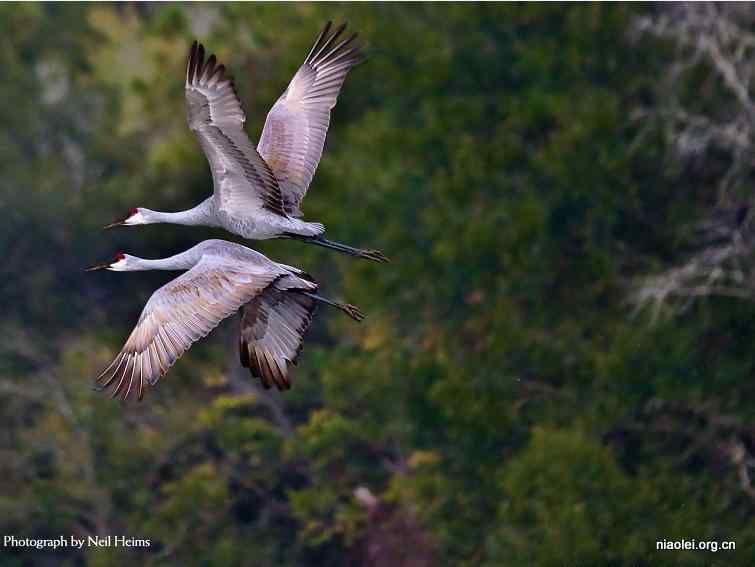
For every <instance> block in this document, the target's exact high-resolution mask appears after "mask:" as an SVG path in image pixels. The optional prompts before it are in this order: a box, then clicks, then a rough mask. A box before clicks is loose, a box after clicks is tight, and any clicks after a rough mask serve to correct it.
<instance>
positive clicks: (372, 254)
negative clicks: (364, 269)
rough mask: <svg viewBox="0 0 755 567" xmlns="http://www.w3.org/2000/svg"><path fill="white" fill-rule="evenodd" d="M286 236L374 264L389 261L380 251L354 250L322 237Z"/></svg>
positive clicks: (351, 247)
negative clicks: (370, 261)
mask: <svg viewBox="0 0 755 567" xmlns="http://www.w3.org/2000/svg"><path fill="white" fill-rule="evenodd" d="M286 236H287V237H289V238H295V239H297V240H302V241H304V242H309V243H310V244H315V245H317V246H322V247H323V248H330V249H331V250H336V251H338V252H341V253H342V254H348V255H349V256H356V257H357V258H364V259H366V260H372V261H373V262H388V261H389V260H388V257H387V256H386V255H385V254H383V253H382V252H381V251H380V250H370V249H362V248H354V247H353V246H348V245H347V244H342V243H340V242H335V241H333V240H328V239H327V238H324V237H322V236H301V235H298V234H286Z"/></svg>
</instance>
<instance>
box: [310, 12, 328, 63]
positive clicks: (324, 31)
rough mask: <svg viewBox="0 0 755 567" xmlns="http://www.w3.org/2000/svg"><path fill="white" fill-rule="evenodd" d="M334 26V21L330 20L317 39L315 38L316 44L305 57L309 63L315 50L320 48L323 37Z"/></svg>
mask: <svg viewBox="0 0 755 567" xmlns="http://www.w3.org/2000/svg"><path fill="white" fill-rule="evenodd" d="M332 26H333V22H332V21H330V20H328V21H327V22H326V24H325V27H324V28H323V30H322V31H321V32H320V35H318V36H317V39H316V40H315V44H314V45H313V46H312V49H310V50H309V53H308V54H307V57H306V59H304V62H305V63H309V62H310V61H311V60H312V54H313V53H315V51H317V50H319V49H320V45H321V44H322V41H323V39H324V38H325V37H326V36H327V35H328V32H329V31H330V28H331V27H332Z"/></svg>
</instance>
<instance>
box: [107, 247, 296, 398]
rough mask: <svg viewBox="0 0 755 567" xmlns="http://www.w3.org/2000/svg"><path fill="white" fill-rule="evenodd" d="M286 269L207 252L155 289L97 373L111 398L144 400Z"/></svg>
mask: <svg viewBox="0 0 755 567" xmlns="http://www.w3.org/2000/svg"><path fill="white" fill-rule="evenodd" d="M285 273H286V272H284V271H283V270H274V271H270V270H267V269H266V270H263V269H259V271H255V270H254V266H249V267H246V266H245V268H244V270H243V271H242V270H239V269H238V268H234V267H233V266H232V265H229V264H228V263H223V262H222V261H218V260H217V259H216V258H214V257H212V256H210V257H208V256H205V257H204V258H202V260H200V261H199V262H198V263H197V264H196V265H195V266H194V267H193V268H192V269H190V270H189V271H187V272H185V273H184V274H182V275H181V276H179V277H177V278H176V279H174V280H173V281H171V282H168V283H167V284H165V285H164V286H163V287H161V288H160V289H158V290H157V291H155V293H153V294H152V297H150V298H149V301H148V302H147V304H146V305H145V306H144V309H143V310H142V314H141V315H140V316H139V321H138V322H137V324H136V327H135V328H134V330H133V331H132V332H131V335H130V336H129V338H128V340H127V341H126V344H125V345H124V347H123V349H122V350H121V352H120V353H119V354H118V355H117V356H116V357H115V360H113V362H112V363H111V364H110V366H108V367H107V368H106V369H105V370H104V371H103V372H102V373H101V374H100V375H99V377H98V378H97V382H98V383H99V384H100V386H101V388H103V389H105V388H111V394H112V397H114V398H115V397H120V398H122V399H123V400H128V399H129V398H131V397H134V396H136V397H138V399H140V400H141V399H142V396H143V395H144V387H145V383H146V384H148V385H150V386H152V385H154V384H155V383H156V382H157V380H158V379H159V378H160V377H161V376H162V375H163V374H165V373H166V372H167V371H168V368H170V367H171V366H172V365H173V363H174V362H175V361H176V360H178V358H179V357H180V356H181V355H182V354H183V353H184V352H186V351H187V350H188V349H189V347H191V345H192V344H193V343H194V342H196V341H197V340H199V339H200V338H202V337H204V336H206V335H207V334H208V333H209V332H210V331H211V330H212V329H214V328H215V327H216V326H217V325H218V324H219V323H220V322H221V321H222V320H223V319H225V318H226V317H228V316H229V315H232V314H233V313H235V312H236V311H237V310H238V309H239V308H240V307H241V306H242V305H244V304H246V303H248V302H249V301H251V300H252V299H253V298H255V297H256V296H258V295H259V294H260V293H262V292H263V290H264V289H265V288H267V287H268V286H269V285H270V284H271V283H273V282H274V281H275V280H276V279H277V278H279V277H281V275H283V274H285Z"/></svg>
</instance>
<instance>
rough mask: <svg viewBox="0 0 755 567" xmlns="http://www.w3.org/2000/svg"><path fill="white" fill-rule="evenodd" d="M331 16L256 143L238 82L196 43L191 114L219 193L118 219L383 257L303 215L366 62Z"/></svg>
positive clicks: (190, 71) (189, 73)
mask: <svg viewBox="0 0 755 567" xmlns="http://www.w3.org/2000/svg"><path fill="white" fill-rule="evenodd" d="M345 28H346V25H345V24H343V25H341V26H339V27H338V28H337V29H336V30H335V31H334V32H333V33H330V29H331V23H330V22H328V23H327V24H326V26H325V28H324V29H323V31H322V32H321V33H320V35H319V36H318V37H317V40H316V41H315V43H314V46H313V47H312V49H311V50H310V52H309V55H307V58H306V59H305V60H304V63H303V64H302V66H301V67H300V68H299V70H298V71H297V72H296V74H295V75H294V77H293V79H292V80H291V82H290V83H289V85H288V88H287V89H286V90H285V91H284V92H283V94H282V95H281V96H280V98H279V99H278V101H277V102H276V103H275V105H273V107H272V109H270V112H269V113H268V115H267V120H266V121H265V126H264V129H263V130H262V136H261V138H260V141H259V144H258V145H257V147H256V148H255V147H254V145H253V144H252V142H251V140H250V139H249V137H248V136H247V134H246V132H245V131H244V121H245V119H246V116H245V114H244V110H243V109H242V107H241V101H240V100H239V98H238V95H237V94H236V91H235V88H234V85H233V81H232V80H231V78H230V77H228V76H226V73H225V67H224V66H223V65H221V64H219V63H218V61H217V59H216V58H215V55H210V57H209V58H208V59H207V60H206V61H205V51H204V47H203V46H202V45H201V44H197V42H196V41H195V42H194V44H193V45H192V47H191V51H190V53H189V60H188V64H187V68H186V86H185V94H186V111H187V112H186V114H187V120H188V123H189V128H191V130H193V131H194V133H195V134H196V136H197V138H198V139H199V143H200V145H201V146H202V150H203V151H204V153H205V156H206V157H207V160H208V161H209V163H210V169H211V171H212V180H213V195H212V196H211V197H209V198H207V199H206V200H204V201H203V202H202V203H200V204H199V205H197V206H196V207H194V208H192V209H189V210H186V211H181V212H177V213H164V212H159V211H153V210H150V209H145V208H143V207H139V208H134V209H131V210H130V211H129V213H128V215H126V217H125V218H123V219H121V220H119V221H116V222H114V223H112V224H109V225H108V226H106V227H105V228H111V227H113V226H119V225H127V226H131V225H140V224H151V223H173V224H185V225H206V226H219V227H222V228H224V229H226V230H228V231H230V232H232V233H234V234H238V235H239V236H243V237H244V238H247V239H252V240H265V239H269V238H296V239H300V240H303V241H305V242H309V243H312V244H317V245H319V246H324V247H326V248H332V249H334V250H337V251H339V252H343V253H345V254H350V255H352V256H358V257H361V258H367V259H369V260H374V261H377V262H385V261H387V258H386V257H385V256H384V255H383V253H382V252H380V251H378V250H362V249H358V248H353V247H351V246H347V245H345V244H341V243H339V242H333V241H331V240H327V239H326V238H325V237H324V236H323V233H324V232H325V227H324V226H323V225H322V224H320V223H317V222H305V221H303V220H301V218H300V217H301V215H302V213H301V209H300V205H301V201H302V199H303V198H304V195H305V194H306V192H307V189H308V188H309V185H310V182H311V181H312V177H313V176H314V174H315V170H316V169H317V165H318V163H319V161H320V157H321V156H322V150H323V145H324V144H325V135H326V134H327V131H328V125H329V124H330V111H331V109H332V108H333V107H334V106H335V104H336V99H337V98H338V93H339V91H340V89H341V85H343V82H344V79H345V78H346V74H347V73H348V72H349V70H350V69H351V68H352V67H354V66H355V65H357V64H358V63H360V62H362V61H363V60H364V57H363V55H362V53H361V51H360V47H359V46H358V45H353V41H354V39H355V38H356V37H357V34H352V35H351V36H350V37H348V38H346V39H342V40H340V41H339V38H340V37H341V34H342V33H343V31H344V29H345Z"/></svg>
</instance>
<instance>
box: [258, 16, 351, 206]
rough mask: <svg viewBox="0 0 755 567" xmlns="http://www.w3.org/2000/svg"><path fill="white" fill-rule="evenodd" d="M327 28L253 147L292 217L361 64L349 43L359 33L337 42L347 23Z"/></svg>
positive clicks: (275, 107) (329, 24)
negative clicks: (349, 79) (346, 84)
mask: <svg viewBox="0 0 755 567" xmlns="http://www.w3.org/2000/svg"><path fill="white" fill-rule="evenodd" d="M330 28H331V23H330V22H328V23H327V24H326V25H325V29H323V31H322V33H320V35H319V36H318V38H317V40H316V41H315V44H314V46H313V47H312V50H311V51H310V52H309V55H307V58H306V59H305V60H304V64H303V65H302V66H301V67H299V70H298V71H297V72H296V75H294V78H293V79H291V82H290V83H289V85H288V88H287V89H286V90H285V92H284V93H283V94H282V95H281V97H280V98H279V99H278V101H277V102H276V103H275V105H274V106H273V108H272V109H270V112H269V113H268V115H267V120H266V121H265V128H264V129H263V130H262V136H261V137H260V142H259V144H258V146H257V149H258V150H259V153H260V155H261V156H262V157H263V158H264V160H265V161H266V162H267V163H268V164H269V165H270V167H271V169H272V170H273V172H274V173H275V176H276V177H277V179H278V181H279V183H280V185H281V190H282V192H283V202H284V205H285V208H286V211H287V212H288V213H289V214H290V215H293V216H300V215H301V210H300V204H301V201H302V199H303V198H304V195H305V194H306V193H307V189H308V188H309V184H310V183H311V182H312V177H314V175H315V170H316V169H317V164H318V163H319V162H320V157H321V156H322V149H323V146H324V144H325V135H326V134H327V133H328V126H329V125H330V110H331V109H332V108H333V107H334V106H335V105H336V100H337V98H338V93H339V91H340V90H341V85H343V81H344V79H346V74H347V73H348V72H349V70H350V69H351V68H352V67H354V66H355V65H357V64H359V63H361V62H362V61H363V60H364V56H363V55H362V53H361V51H360V47H359V46H358V45H352V42H353V41H354V39H355V38H356V37H357V34H353V35H351V36H350V37H348V38H346V39H343V40H340V41H339V38H340V36H341V34H342V33H343V30H344V29H345V28H346V24H343V25H341V26H339V27H338V29H336V30H335V31H334V32H333V33H332V34H331V33H330Z"/></svg>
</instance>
